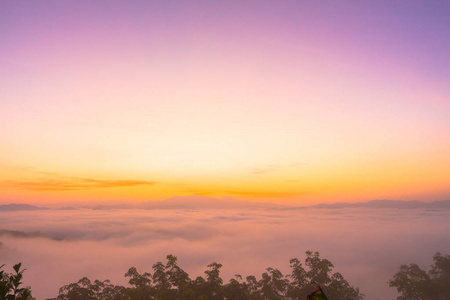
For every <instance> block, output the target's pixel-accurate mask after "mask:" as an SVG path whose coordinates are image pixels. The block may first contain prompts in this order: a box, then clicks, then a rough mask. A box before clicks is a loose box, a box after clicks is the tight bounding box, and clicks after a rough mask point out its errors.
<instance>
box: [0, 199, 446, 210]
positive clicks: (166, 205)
mask: <svg viewBox="0 0 450 300" xmlns="http://www.w3.org/2000/svg"><path fill="white" fill-rule="evenodd" d="M341 208H372V209H379V208H391V209H450V200H443V201H434V202H421V201H401V200H372V201H368V202H356V203H333V204H325V203H323V204H318V205H314V206H287V205H280V204H274V203H270V202H251V201H243V200H238V199H235V198H232V197H223V198H213V197H207V196H202V195H192V196H174V197H171V198H169V199H165V200H160V201H147V202H141V203H123V204H111V205H86V204H83V205H80V206H75V207H73V206H69V207H62V208H54V209H57V210H79V209H92V210H110V209H144V210H152V209H193V210H201V209H280V210H291V209H294V210H295V209H341ZM49 209H53V208H48V207H41V206H34V205H30V204H15V203H12V204H3V205H1V204H0V212H8V211H37V210H49Z"/></svg>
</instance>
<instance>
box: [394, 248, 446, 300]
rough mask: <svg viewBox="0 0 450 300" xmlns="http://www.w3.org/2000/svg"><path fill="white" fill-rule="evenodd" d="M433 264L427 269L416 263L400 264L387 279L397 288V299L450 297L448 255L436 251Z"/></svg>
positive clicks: (423, 299)
mask: <svg viewBox="0 0 450 300" xmlns="http://www.w3.org/2000/svg"><path fill="white" fill-rule="evenodd" d="M433 261H434V264H433V265H431V269H430V270H428V272H427V271H425V270H422V269H421V268H420V267H419V266H418V265H416V264H410V265H401V266H400V270H399V271H398V272H397V273H396V274H395V275H394V278H393V279H391V280H389V281H388V283H389V286H390V287H395V288H397V291H398V292H399V293H400V296H399V297H397V300H448V299H450V255H442V254H441V253H439V252H438V253H436V254H435V255H434V256H433Z"/></svg>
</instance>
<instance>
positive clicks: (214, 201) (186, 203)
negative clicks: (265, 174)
mask: <svg viewBox="0 0 450 300" xmlns="http://www.w3.org/2000/svg"><path fill="white" fill-rule="evenodd" d="M139 207H140V208H143V209H250V208H252V209H257V208H275V207H280V205H277V204H273V203H265V202H250V201H243V200H238V199H235V198H232V197H223V198H213V197H207V196H202V195H192V196H174V197H172V198H169V199H166V200H161V201H148V202H145V203H142V204H140V205H139Z"/></svg>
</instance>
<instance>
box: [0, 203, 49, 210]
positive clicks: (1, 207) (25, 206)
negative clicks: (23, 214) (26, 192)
mask: <svg viewBox="0 0 450 300" xmlns="http://www.w3.org/2000/svg"><path fill="white" fill-rule="evenodd" d="M47 209H49V208H48V207H40V206H34V205H30V204H16V203H11V204H2V205H0V211H18V210H47Z"/></svg>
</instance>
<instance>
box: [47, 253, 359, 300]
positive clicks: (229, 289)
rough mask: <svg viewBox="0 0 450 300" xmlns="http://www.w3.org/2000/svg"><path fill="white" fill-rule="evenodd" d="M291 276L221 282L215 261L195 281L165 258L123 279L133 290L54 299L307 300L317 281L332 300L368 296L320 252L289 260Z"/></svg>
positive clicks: (77, 290)
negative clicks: (302, 261)
mask: <svg viewBox="0 0 450 300" xmlns="http://www.w3.org/2000/svg"><path fill="white" fill-rule="evenodd" d="M290 267H291V273H290V274H287V275H283V274H282V273H281V271H280V270H278V269H274V268H270V267H269V268H267V269H266V271H265V272H264V273H263V274H262V275H261V278H260V279H257V278H256V277H255V276H247V277H246V278H245V279H243V278H242V276H241V275H239V274H236V275H235V276H234V277H233V278H231V279H230V280H229V282H228V283H226V284H224V282H223V279H222V278H221V277H220V269H221V268H222V264H220V263H217V262H213V263H211V264H209V265H208V266H207V270H206V271H205V272H204V273H205V277H202V276H199V277H197V278H195V279H191V278H190V277H189V275H188V274H187V273H186V272H185V271H184V270H183V269H181V268H180V267H179V266H178V264H177V257H176V256H174V255H167V262H166V263H165V264H164V263H162V262H157V263H155V264H154V265H153V268H152V269H153V272H152V273H149V272H144V273H139V272H138V271H137V269H136V268H135V267H131V268H130V269H129V270H128V272H127V273H125V277H129V278H130V279H129V281H128V283H129V286H128V287H123V286H115V285H112V284H111V283H110V282H109V281H108V280H105V281H99V280H95V281H94V282H91V281H90V280H89V279H88V278H86V277H85V278H82V279H80V280H79V281H78V282H77V283H71V284H68V285H65V286H63V287H61V288H60V290H59V295H58V296H57V297H56V298H53V299H50V300H78V299H80V300H81V299H87V300H91V299H92V300H93V299H99V300H153V299H158V300H162V299H164V300H172V299H173V300H175V299H177V300H178V299H179V300H225V299H227V300H228V299H229V300H241V299H242V300H244V299H245V300H246V299H254V300H263V299H267V300H287V299H306V297H307V296H308V295H309V294H310V293H312V292H313V291H314V290H315V289H316V285H314V284H312V282H315V283H317V284H319V285H320V286H321V287H322V289H323V290H324V292H325V294H326V295H328V297H329V298H330V299H334V300H361V299H363V298H364V295H363V294H361V293H360V291H359V289H358V288H357V287H353V286H351V285H350V284H349V283H348V282H347V281H346V280H345V279H344V277H343V276H342V275H341V274H340V273H333V274H332V270H333V268H334V266H333V264H332V263H331V262H330V261H328V260H327V259H322V258H320V255H319V253H318V252H311V251H307V252H306V258H305V263H304V265H303V264H302V263H301V262H300V261H299V260H298V259H297V258H293V259H291V260H290Z"/></svg>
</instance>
